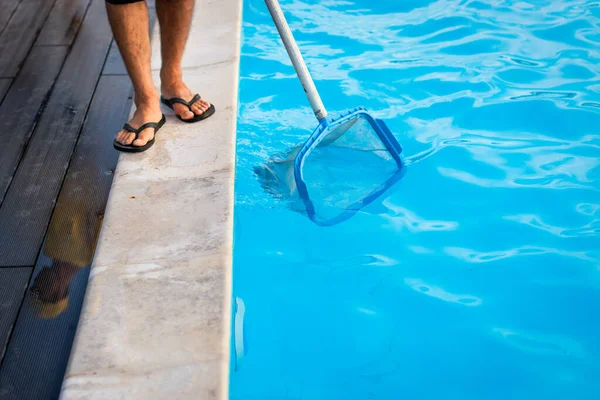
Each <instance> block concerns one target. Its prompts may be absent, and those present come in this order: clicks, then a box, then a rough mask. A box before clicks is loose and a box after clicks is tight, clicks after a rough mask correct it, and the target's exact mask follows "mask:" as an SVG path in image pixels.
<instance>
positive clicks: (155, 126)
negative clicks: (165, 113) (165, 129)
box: [123, 122, 160, 140]
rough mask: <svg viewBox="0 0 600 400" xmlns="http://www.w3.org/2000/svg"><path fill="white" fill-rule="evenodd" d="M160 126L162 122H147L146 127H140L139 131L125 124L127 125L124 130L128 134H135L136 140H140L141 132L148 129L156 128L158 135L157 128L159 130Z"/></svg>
mask: <svg viewBox="0 0 600 400" xmlns="http://www.w3.org/2000/svg"><path fill="white" fill-rule="evenodd" d="M159 124H160V122H146V123H145V124H144V125H142V126H140V127H139V128H137V129H135V128H134V127H133V126H131V125H129V124H125V125H123V129H125V130H126V131H127V132H131V133H135V139H134V140H136V139H137V138H138V135H139V134H140V132H141V131H143V130H144V129H147V128H154V133H155V134H156V128H158V125H159Z"/></svg>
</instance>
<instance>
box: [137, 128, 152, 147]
mask: <svg viewBox="0 0 600 400" xmlns="http://www.w3.org/2000/svg"><path fill="white" fill-rule="evenodd" d="M153 135H154V130H153V129H152V128H148V129H144V130H143V131H142V132H140V134H139V135H138V138H137V139H135V140H134V141H133V145H134V146H145V145H146V143H148V142H149V141H150V140H152V137H153Z"/></svg>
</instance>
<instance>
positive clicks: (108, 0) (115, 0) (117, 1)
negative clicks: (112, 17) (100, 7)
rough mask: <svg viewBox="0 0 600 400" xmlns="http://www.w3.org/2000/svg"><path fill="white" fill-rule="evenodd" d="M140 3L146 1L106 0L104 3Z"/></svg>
mask: <svg viewBox="0 0 600 400" xmlns="http://www.w3.org/2000/svg"><path fill="white" fill-rule="evenodd" d="M140 1H146V0H106V2H107V3H110V4H130V3H139V2H140Z"/></svg>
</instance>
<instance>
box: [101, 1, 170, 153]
mask: <svg viewBox="0 0 600 400" xmlns="http://www.w3.org/2000/svg"><path fill="white" fill-rule="evenodd" d="M106 10H107V12H108V19H109V21H110V25H111V28H112V31H113V35H114V37H115V41H116V42H117V45H118V46H119V51H120V52H121V56H122V57H123V61H125V66H126V67H127V72H128V73H129V77H130V78H131V82H132V83H133V89H134V92H135V93H134V102H135V106H136V111H135V113H134V115H133V118H132V119H131V120H130V121H129V124H130V125H131V126H132V127H134V128H138V127H139V126H141V125H143V124H145V123H146V122H158V121H159V120H160V119H161V117H162V112H161V110H160V96H159V94H158V91H157V90H156V87H155V86H154V83H152V72H151V70H150V35H149V34H148V24H149V21H148V6H147V5H146V2H145V1H140V0H137V1H136V0H107V2H106ZM153 135H154V129H152V128H149V129H145V130H143V131H142V132H141V133H140V134H139V136H138V139H137V140H135V141H134V138H135V135H134V134H133V133H131V132H127V131H125V130H122V131H121V132H119V133H118V134H117V141H118V142H120V143H121V144H125V145H130V144H132V143H133V145H134V146H143V145H145V144H146V143H147V142H148V141H149V140H151V139H152V137H153Z"/></svg>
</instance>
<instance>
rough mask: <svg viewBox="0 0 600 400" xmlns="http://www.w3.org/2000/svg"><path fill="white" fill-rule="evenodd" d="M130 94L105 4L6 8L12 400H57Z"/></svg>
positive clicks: (5, 195)
mask: <svg viewBox="0 0 600 400" xmlns="http://www.w3.org/2000/svg"><path fill="white" fill-rule="evenodd" d="M131 94H132V90H131V84H130V81H129V78H128V77H127V75H126V72H125V68H124V66H123V63H122V61H121V59H120V56H119V53H118V50H117V48H116V46H115V44H114V42H113V38H112V35H111V31H110V28H109V25H108V22H107V19H106V11H105V5H104V1H103V0H0V399H2V400H6V399H36V400H37V399H39V400H44V399H54V398H57V397H58V393H59V390H60V385H61V382H62V378H63V374H64V371H65V368H66V364H67V362H68V357H69V352H70V349H71V344H72V340H73V336H74V334H75V330H76V327H77V321H78V319H79V312H80V310H81V304H82V301H83V295H84V293H85V287H86V283H87V278H88V275H89V262H91V255H93V250H94V246H95V243H96V241H97V236H98V233H99V230H100V226H101V224H102V218H103V213H104V209H105V205H106V201H107V199H108V194H109V191H110V186H111V183H112V177H113V172H114V170H115V167H116V164H117V159H118V153H117V152H116V151H115V150H114V149H113V148H112V141H113V137H114V134H115V132H117V131H118V129H119V128H120V127H121V126H122V124H123V122H124V121H125V120H126V118H127V116H128V113H129V110H130V108H131V101H132V100H131ZM82 260H83V261H82ZM86 263H87V264H86ZM65 265H66V267H65ZM73 266H75V267H73ZM65 293H67V294H66V300H65Z"/></svg>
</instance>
